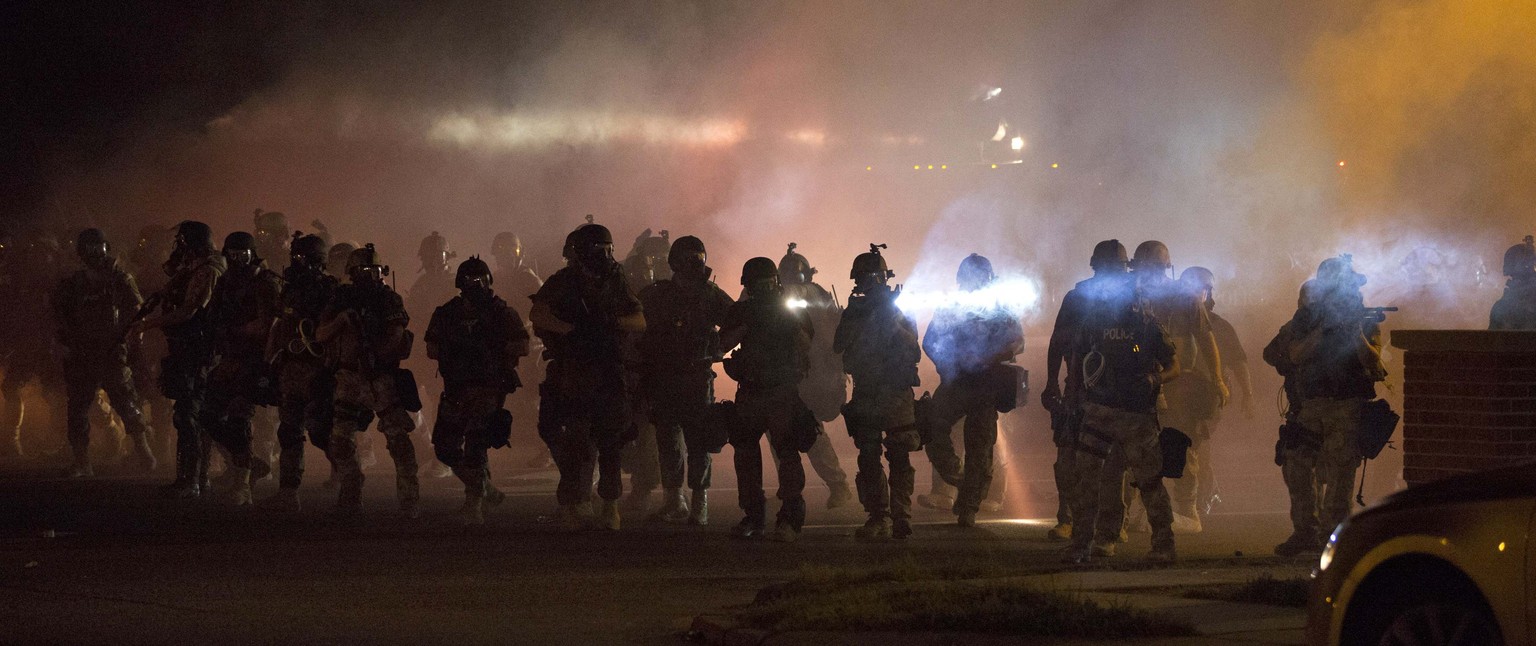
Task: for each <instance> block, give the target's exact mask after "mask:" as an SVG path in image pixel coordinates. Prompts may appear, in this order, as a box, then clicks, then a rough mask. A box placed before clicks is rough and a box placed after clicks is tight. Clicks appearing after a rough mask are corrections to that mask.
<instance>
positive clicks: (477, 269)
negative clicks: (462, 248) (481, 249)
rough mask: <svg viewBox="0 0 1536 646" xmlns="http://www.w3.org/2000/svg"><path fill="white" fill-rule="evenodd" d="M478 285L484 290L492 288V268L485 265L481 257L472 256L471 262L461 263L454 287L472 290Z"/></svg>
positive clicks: (454, 280)
mask: <svg viewBox="0 0 1536 646" xmlns="http://www.w3.org/2000/svg"><path fill="white" fill-rule="evenodd" d="M476 283H478V284H479V285H480V286H481V287H483V288H489V287H490V286H491V266H490V265H487V264H485V261H484V260H481V259H480V256H470V257H469V260H465V261H464V262H461V263H459V271H458V273H456V274H454V277H453V286H454V287H457V288H459V289H461V290H465V289H471V288H472V287H473V286H474V285H475V284H476Z"/></svg>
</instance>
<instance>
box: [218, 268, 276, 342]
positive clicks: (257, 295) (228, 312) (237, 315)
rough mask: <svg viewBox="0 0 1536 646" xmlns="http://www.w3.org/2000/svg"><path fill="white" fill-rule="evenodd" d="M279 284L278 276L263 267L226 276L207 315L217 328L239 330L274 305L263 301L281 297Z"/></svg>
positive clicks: (236, 270) (226, 274) (243, 269)
mask: <svg viewBox="0 0 1536 646" xmlns="http://www.w3.org/2000/svg"><path fill="white" fill-rule="evenodd" d="M278 280H279V279H278V277H277V274H275V273H273V272H271V271H268V270H267V269H265V268H263V267H260V266H252V267H241V268H238V269H234V270H231V271H227V272H225V273H224V276H223V278H221V279H220V280H219V284H218V287H217V288H215V289H214V290H213V299H212V300H211V301H209V304H208V314H209V316H210V317H212V319H213V323H214V325H217V326H219V327H227V326H238V325H245V324H246V323H249V322H251V321H253V320H255V319H256V317H258V316H260V315H261V310H262V309H263V307H264V306H270V305H271V303H265V304H264V303H262V302H261V301H262V299H264V298H272V297H276V296H277V295H278V291H279V290H278V288H277V281H278ZM264 291H270V292H271V293H263V292H264Z"/></svg>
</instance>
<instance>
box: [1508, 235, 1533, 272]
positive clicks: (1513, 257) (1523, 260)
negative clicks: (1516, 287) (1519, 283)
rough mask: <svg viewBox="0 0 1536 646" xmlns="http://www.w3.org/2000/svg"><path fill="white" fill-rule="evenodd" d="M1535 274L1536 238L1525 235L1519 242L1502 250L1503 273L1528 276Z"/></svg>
mask: <svg viewBox="0 0 1536 646" xmlns="http://www.w3.org/2000/svg"><path fill="white" fill-rule="evenodd" d="M1532 274H1536V238H1533V237H1531V236H1526V237H1525V240H1524V241H1522V242H1521V243H1520V244H1517V245H1515V246H1513V247H1510V248H1509V249H1508V250H1507V251H1505V252H1504V275H1505V276H1509V277H1510V278H1528V277H1530V276H1531V275H1532Z"/></svg>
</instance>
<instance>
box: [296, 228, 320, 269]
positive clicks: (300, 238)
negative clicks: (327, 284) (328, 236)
mask: <svg viewBox="0 0 1536 646" xmlns="http://www.w3.org/2000/svg"><path fill="white" fill-rule="evenodd" d="M325 252H326V249H325V239H324V238H321V237H320V236H317V235H314V234H310V235H304V234H303V233H302V232H299V231H294V232H293V243H292V244H289V245H288V255H289V257H290V258H292V259H293V260H294V261H295V262H296V263H298V264H304V265H323V264H325V259H326V258H325Z"/></svg>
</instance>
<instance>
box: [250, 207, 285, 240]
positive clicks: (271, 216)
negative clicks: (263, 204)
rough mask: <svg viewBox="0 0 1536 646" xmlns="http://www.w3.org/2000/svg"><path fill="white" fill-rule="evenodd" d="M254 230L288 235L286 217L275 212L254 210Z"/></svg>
mask: <svg viewBox="0 0 1536 646" xmlns="http://www.w3.org/2000/svg"><path fill="white" fill-rule="evenodd" d="M256 230H257V231H277V232H282V233H283V234H284V235H286V234H287V233H288V216H286V215H283V214H282V213H279V212H277V211H263V210H261V209H256Z"/></svg>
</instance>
